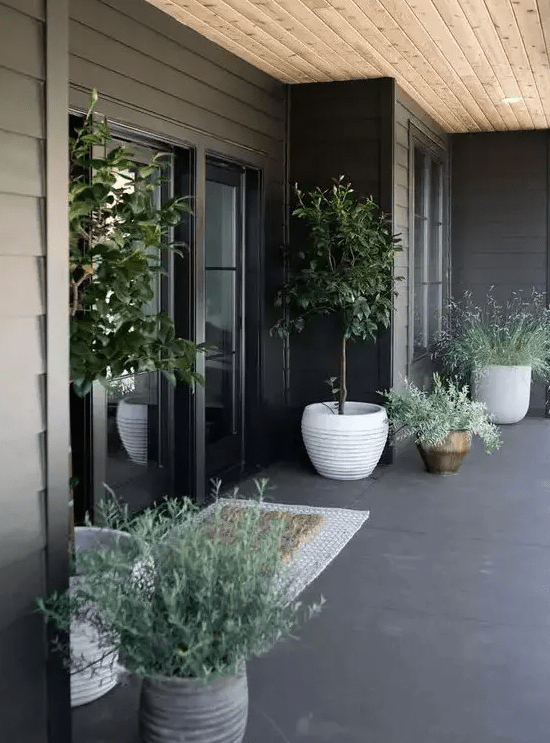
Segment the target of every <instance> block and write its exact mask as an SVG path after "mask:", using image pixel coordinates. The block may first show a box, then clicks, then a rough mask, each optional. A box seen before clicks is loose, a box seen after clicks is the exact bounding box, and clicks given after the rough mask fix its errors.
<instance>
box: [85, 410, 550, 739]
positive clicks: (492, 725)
mask: <svg viewBox="0 0 550 743" xmlns="http://www.w3.org/2000/svg"><path fill="white" fill-rule="evenodd" d="M502 432H503V438H504V442H505V444H504V446H503V448H502V449H501V450H500V451H498V452H496V453H495V454H492V455H490V456H487V455H486V454H485V453H484V452H483V449H482V447H481V446H480V445H479V442H478V441H476V442H475V445H474V448H473V451H472V453H471V454H470V456H469V458H468V459H467V460H466V461H465V463H464V465H463V467H462V469H461V471H460V472H459V473H458V474H457V475H455V476H449V477H441V476H437V475H430V474H428V473H426V472H423V470H422V467H421V462H420V458H419V457H418V454H417V452H416V451H415V450H414V449H410V450H408V451H406V452H405V453H403V454H402V455H400V457H398V459H397V461H396V463H395V464H394V465H391V466H389V467H381V468H380V469H379V470H377V471H376V473H375V476H374V477H373V478H369V479H368V480H363V481H358V482H351V483H344V482H337V481H331V480H326V479H323V478H320V477H318V476H317V475H316V474H315V473H314V472H313V471H312V470H311V469H310V468H309V467H308V466H305V465H304V464H303V463H278V464H276V465H273V466H272V467H270V468H269V469H268V470H267V471H266V473H265V474H266V476H268V477H269V478H270V481H271V484H272V485H273V486H275V487H276V489H275V490H273V491H272V492H271V496H272V498H273V499H274V500H276V501H277V502H286V503H306V504H310V505H322V506H336V507H343V508H357V509H361V510H363V509H368V510H370V512H371V517H370V520H369V521H368V522H367V523H366V524H365V526H364V527H362V529H361V530H360V531H359V532H358V534H356V536H355V537H354V538H353V539H352V540H351V542H350V543H349V544H348V545H347V546H346V548H345V549H344V550H343V552H341V553H340V555H339V556H338V557H337V558H336V559H335V560H334V562H333V563H332V564H331V565H329V566H328V567H327V569H326V570H325V571H324V572H323V573H322V574H321V576H320V577H319V578H317V580H316V581H315V582H314V583H313V584H312V585H311V586H310V587H309V588H308V589H307V591H306V592H304V594H303V595H302V598H303V599H304V601H308V600H315V599H317V598H318V597H319V595H320V594H321V593H322V594H323V595H324V596H325V598H326V599H327V603H326V606H325V607H324V609H323V612H322V614H321V616H319V617H318V618H316V619H314V620H313V621H311V622H310V623H309V624H308V625H306V626H305V627H304V628H303V629H302V630H301V632H300V640H299V641H297V642H296V641H289V642H285V643H283V644H281V645H279V646H278V647H276V648H274V649H273V650H272V651H271V652H270V653H269V655H266V656H264V657H263V658H259V659H255V660H253V661H252V662H250V664H249V666H248V677H249V687H250V715H249V723H248V728H247V733H246V737H245V743H325V742H329V741H330V743H505V742H506V743H548V741H549V740H550V421H546V420H542V419H533V418H528V419H526V420H525V421H523V422H522V423H520V424H518V425H516V426H508V427H504V428H503V430H502ZM138 693H139V690H138V684H137V683H135V682H131V683H130V684H129V685H128V686H120V687H118V688H117V689H115V690H113V691H112V692H110V693H109V694H108V695H106V696H105V697H104V698H103V699H101V700H99V701H98V702H95V703H93V704H90V705H87V706H85V707H82V708H79V709H77V710H75V711H74V714H73V721H74V732H73V740H74V742H75V743H137V740H138V737H137V706H138Z"/></svg>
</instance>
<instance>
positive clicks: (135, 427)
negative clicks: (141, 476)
mask: <svg viewBox="0 0 550 743" xmlns="http://www.w3.org/2000/svg"><path fill="white" fill-rule="evenodd" d="M116 423H117V428H118V435H119V436H120V440H121V441H122V444H123V446H124V448H125V449H126V452H127V454H128V456H129V457H130V459H131V460H132V462H135V463H136V464H145V465H146V464H147V441H148V439H147V423H148V409H147V404H146V403H144V402H143V400H142V399H141V398H139V397H136V398H132V397H126V398H124V399H123V400H121V401H120V402H119V403H118V406H117V411H116Z"/></svg>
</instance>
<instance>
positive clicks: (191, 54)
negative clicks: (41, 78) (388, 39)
mask: <svg viewBox="0 0 550 743" xmlns="http://www.w3.org/2000/svg"><path fill="white" fill-rule="evenodd" d="M70 8H71V25H70V52H71V58H70V63H71V68H70V77H71V86H72V88H73V90H75V91H76V90H79V91H89V90H90V89H91V88H92V87H97V88H99V93H100V96H103V97H104V98H105V100H112V101H116V102H117V103H120V104H124V105H126V106H128V108H129V109H139V110H140V111H143V112H147V113H148V114H149V116H150V117H153V118H154V119H156V120H157V123H156V128H157V129H158V128H159V125H160V126H162V124H159V123H158V122H160V121H162V120H163V119H165V120H167V121H170V122H174V123H176V124H178V125H179V126H180V135H181V134H184V133H185V130H186V129H187V130H189V132H193V131H196V132H201V133H203V134H206V135H209V136H211V137H213V138H215V139H219V140H223V141H226V142H231V143H233V144H235V145H238V146H239V147H242V148H244V149H252V150H257V151H259V152H261V153H263V154H265V155H268V156H270V157H280V155H281V153H282V143H283V141H284V105H283V100H284V86H283V85H281V84H280V83H279V84H278V85H275V86H274V85H273V81H272V80H271V78H269V76H268V75H262V73H258V71H256V70H254V72H252V68H249V67H248V66H247V65H245V64H244V63H242V62H241V61H240V60H235V62H233V59H234V58H232V56H231V55H230V54H228V53H227V52H224V55H225V56H224V57H222V58H220V56H219V50H218V49H217V48H215V45H214V44H212V43H211V42H209V41H208V40H206V39H204V38H201V37H198V34H196V33H195V32H193V31H191V30H190V29H188V28H186V27H185V26H183V25H181V24H179V23H177V22H176V21H175V20H173V19H171V18H168V17H166V16H164V15H163V14H162V13H161V12H160V11H158V10H156V9H155V8H152V7H151V6H149V5H148V4H147V3H145V2H142V1H141V0H138V1H137V2H135V3H132V4H131V5H130V4H128V3H127V2H122V1H121V0H108V2H101V0H71V5H70ZM167 25H168V26H169V28H167ZM199 39H200V43H198V40H199ZM233 67H234V68H235V69H232V68H233ZM80 100H81V98H79V97H77V96H75V95H74V94H73V101H74V102H75V103H77V102H79V101H80Z"/></svg>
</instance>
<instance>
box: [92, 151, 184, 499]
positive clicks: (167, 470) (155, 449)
mask: <svg viewBox="0 0 550 743" xmlns="http://www.w3.org/2000/svg"><path fill="white" fill-rule="evenodd" d="M121 143H124V142H121V141H119V140H114V141H113V142H112V146H113V147H114V146H116V145H119V144H121ZM129 148H130V149H131V150H132V152H133V153H134V155H135V162H136V168H137V167H139V166H141V165H145V164H148V163H149V162H150V161H151V158H152V157H153V156H154V155H158V154H159V153H160V152H161V150H157V149H154V148H152V147H148V146H144V145H141V144H138V143H136V142H132V143H131V144H130V145H129ZM162 152H163V154H164V153H165V151H164V150H163V151H162ZM164 159H165V160H166V161H167V162H168V163H169V167H167V170H166V171H165V172H164V173H163V182H162V183H161V184H159V186H158V187H157V189H156V190H155V192H154V198H155V201H156V202H157V204H160V203H161V202H162V201H164V200H166V199H168V198H170V197H171V196H172V192H173V185H174V184H173V156H172V155H170V154H168V153H166V154H165V158H164ZM127 175H129V174H128V173H124V172H121V174H120V179H121V181H122V182H124V181H123V179H124V177H125V176H127ZM158 175H160V173H159V172H157V173H156V176H158ZM129 187H130V186H129ZM162 260H163V262H164V263H165V269H166V270H167V272H168V273H170V264H169V261H170V257H169V255H166V256H162ZM167 289H168V287H167V286H165V287H164V289H163V285H162V281H161V278H160V277H159V279H158V282H157V284H156V286H155V287H154V297H153V299H152V300H151V302H150V303H149V305H148V307H147V308H146V311H148V312H151V313H157V312H159V311H161V310H164V311H166V310H167V309H169V307H168V305H167V300H168V296H167V295H168V292H167ZM171 396H172V390H171V389H169V386H168V384H167V383H166V380H164V379H163V378H162V377H161V375H160V374H159V373H158V372H141V373H132V372H131V370H128V373H126V374H124V375H122V376H120V377H114V378H113V379H112V380H111V381H110V383H109V387H108V389H107V390H104V389H103V388H102V387H101V386H100V385H95V388H94V414H93V419H94V446H93V450H94V491H95V501H96V502H97V501H98V500H100V499H101V498H103V497H104V496H105V491H106V490H107V491H108V492H111V493H113V494H114V495H115V496H116V497H117V499H118V500H119V501H120V502H121V503H123V504H125V505H127V506H128V508H129V510H130V512H131V513H135V512H139V511H141V510H143V509H144V508H146V507H147V506H150V505H151V504H152V503H153V502H155V501H156V500H160V499H161V498H162V497H163V496H164V495H166V494H167V493H169V492H170V490H171V479H172V453H171V451H170V437H171V422H170V416H169V410H170V399H171Z"/></svg>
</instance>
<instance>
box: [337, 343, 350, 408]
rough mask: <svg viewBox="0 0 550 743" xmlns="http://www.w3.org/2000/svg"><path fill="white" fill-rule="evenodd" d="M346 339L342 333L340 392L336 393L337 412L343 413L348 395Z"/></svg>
mask: <svg viewBox="0 0 550 743" xmlns="http://www.w3.org/2000/svg"><path fill="white" fill-rule="evenodd" d="M347 342H348V339H347V338H346V333H345V332H344V333H342V351H341V356H340V392H339V393H338V414H339V415H344V403H345V402H346V398H347V396H348V388H347V369H346V346H347Z"/></svg>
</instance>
